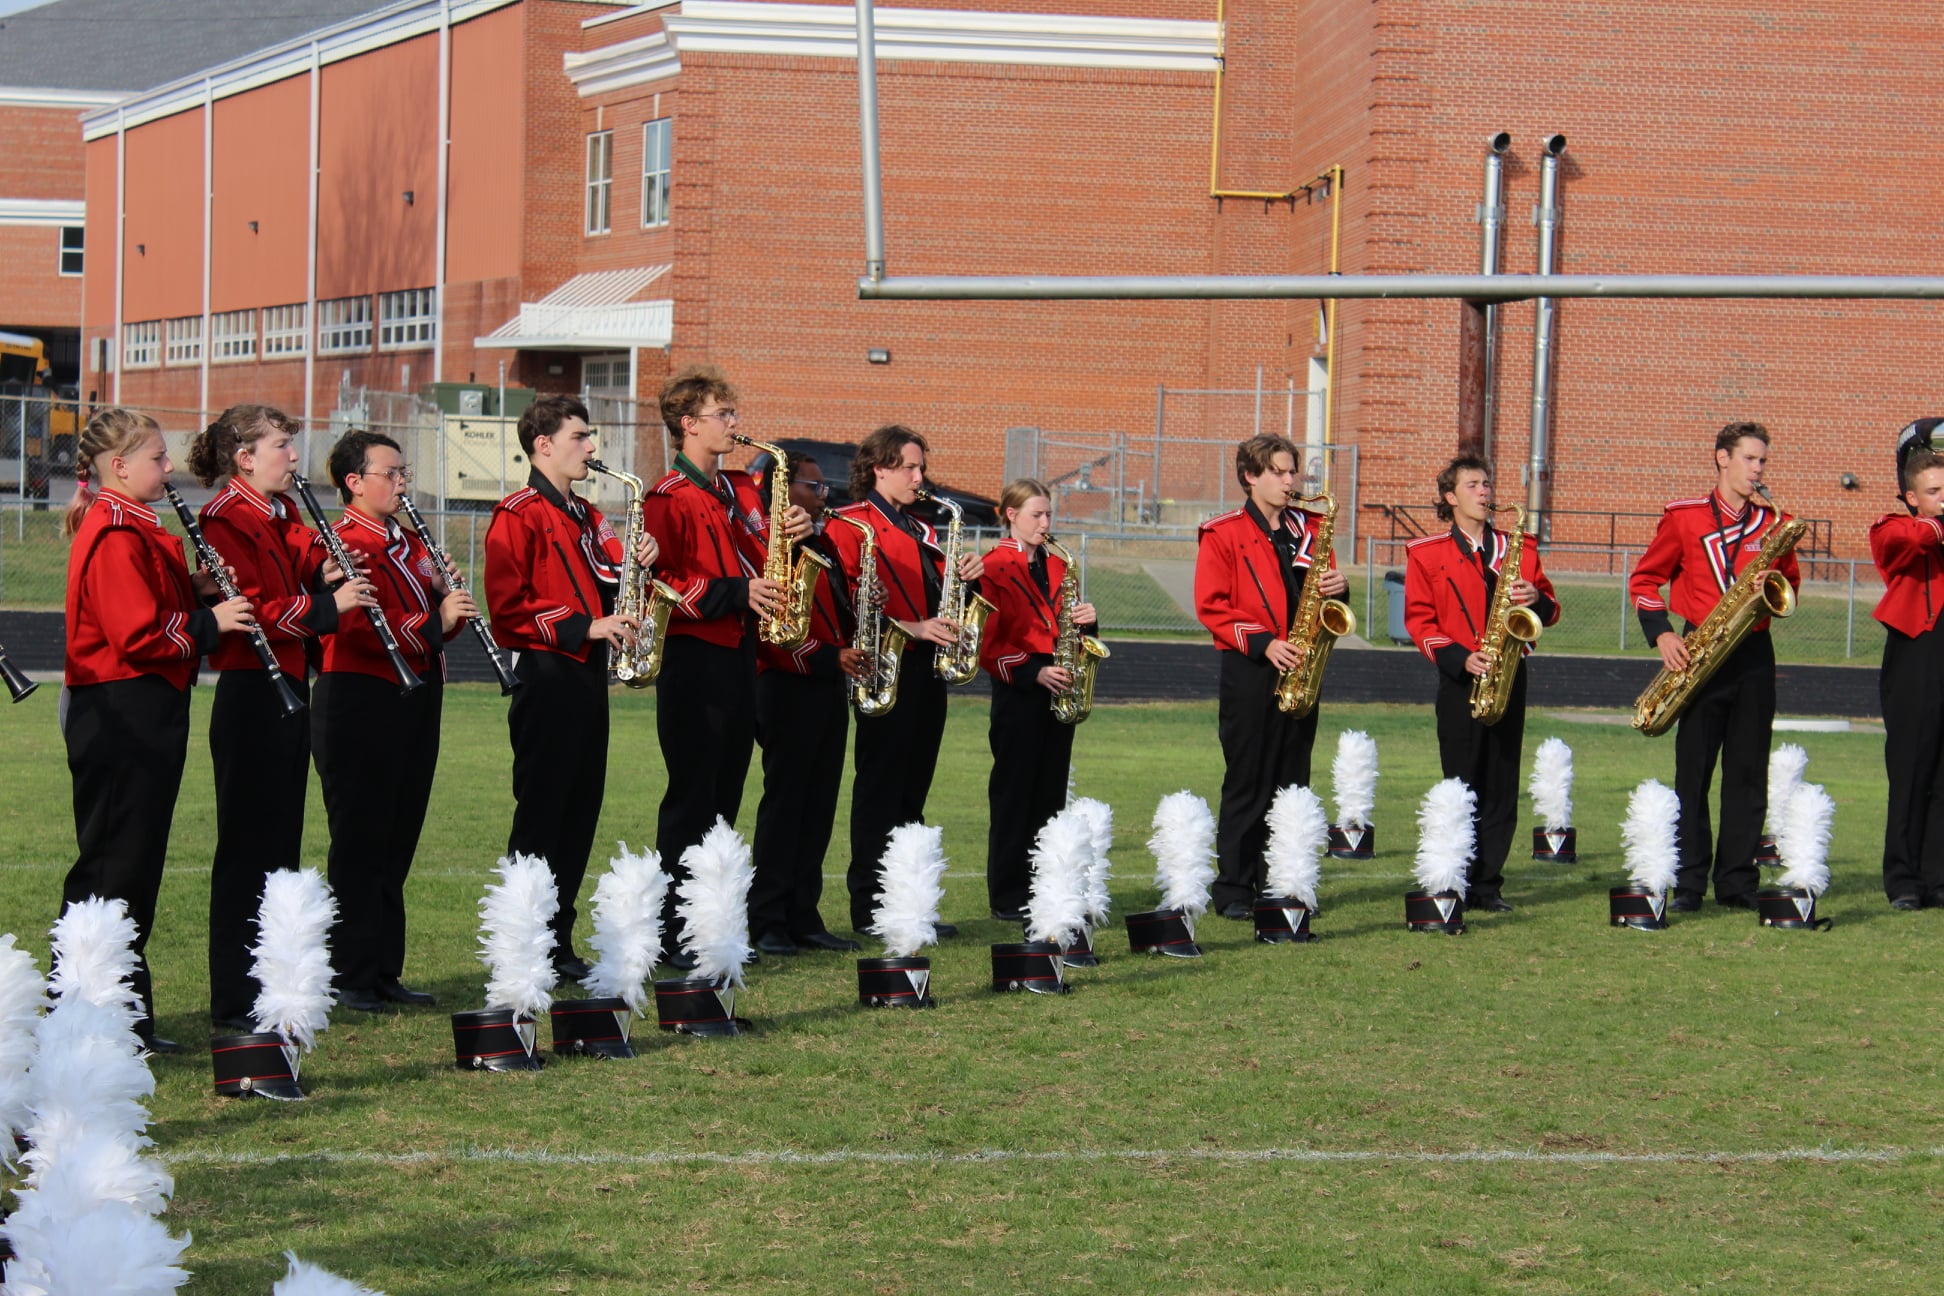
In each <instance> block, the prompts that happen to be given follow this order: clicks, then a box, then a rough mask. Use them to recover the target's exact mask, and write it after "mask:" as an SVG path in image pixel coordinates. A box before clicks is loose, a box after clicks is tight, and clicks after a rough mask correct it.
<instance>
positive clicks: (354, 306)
mask: <svg viewBox="0 0 1944 1296" xmlns="http://www.w3.org/2000/svg"><path fill="white" fill-rule="evenodd" d="M369 350H371V298H369V297H338V298H335V299H333V300H331V301H321V302H319V303H317V354H319V355H355V354H357V353H358V352H361V351H369Z"/></svg>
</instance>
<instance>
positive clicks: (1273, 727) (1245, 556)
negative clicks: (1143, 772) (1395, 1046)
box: [1195, 436, 1350, 922]
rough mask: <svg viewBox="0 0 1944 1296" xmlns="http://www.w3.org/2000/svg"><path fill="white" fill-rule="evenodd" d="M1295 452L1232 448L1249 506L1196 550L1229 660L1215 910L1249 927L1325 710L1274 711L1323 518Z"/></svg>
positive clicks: (1253, 443)
mask: <svg viewBox="0 0 1944 1296" xmlns="http://www.w3.org/2000/svg"><path fill="white" fill-rule="evenodd" d="M1296 456H1297V451H1296V446H1295V444H1294V443H1293V442H1291V441H1290V440H1289V439H1288V438H1287V437H1280V436H1257V437H1250V438H1249V439H1248V440H1247V441H1244V442H1243V443H1242V444H1241V445H1239V446H1237V447H1236V449H1235V479H1236V481H1237V482H1239V483H1240V484H1241V486H1242V490H1243V492H1244V494H1245V495H1246V496H1247V499H1246V500H1244V502H1243V505H1242V507H1241V508H1239V509H1236V510H1234V511H1233V512H1229V513H1223V514H1221V515H1220V516H1219V517H1213V518H1210V519H1209V520H1208V521H1206V522H1204V523H1202V525H1201V531H1200V536H1199V546H1200V547H1199V549H1198V550H1197V552H1196V555H1195V612H1196V615H1197V616H1198V618H1199V619H1200V621H1201V623H1202V625H1204V626H1206V627H1207V628H1208V631H1209V633H1210V634H1211V635H1213V636H1214V638H1215V647H1216V648H1217V649H1219V650H1220V653H1221V672H1222V673H1221V684H1220V701H1219V704H1218V712H1217V716H1218V718H1217V721H1216V725H1217V730H1218V732H1219V733H1220V735H1221V740H1222V757H1223V760H1224V761H1225V762H1226V766H1227V768H1226V770H1225V771H1224V773H1223V775H1222V811H1221V817H1220V820H1219V822H1218V824H1217V826H1216V833H1215V856H1216V877H1215V885H1214V886H1213V887H1212V888H1211V902H1212V906H1213V908H1214V909H1215V910H1216V911H1217V912H1219V913H1220V914H1221V915H1222V916H1223V917H1224V918H1233V919H1236V920H1238V921H1243V922H1246V921H1249V920H1250V918H1251V909H1250V906H1251V905H1252V904H1253V903H1254V901H1255V896H1256V893H1257V892H1259V891H1260V890H1261V889H1262V880H1263V873H1264V869H1265V865H1264V863H1263V858H1262V851H1263V847H1264V846H1266V845H1267V844H1268V841H1269V825H1268V815H1269V803H1270V802H1271V801H1272V800H1274V799H1275V795H1276V793H1277V791H1278V790H1280V789H1281V788H1283V787H1285V786H1287V785H1289V784H1291V783H1298V784H1302V785H1304V786H1308V784H1309V781H1310V749H1311V748H1313V747H1314V746H1315V745H1316V716H1317V712H1316V711H1311V712H1310V713H1309V714H1308V715H1306V716H1302V717H1300V718H1299V717H1297V716H1294V715H1291V714H1289V713H1287V712H1284V711H1279V710H1277V709H1276V684H1277V682H1278V681H1279V680H1280V679H1281V678H1282V673H1283V672H1284V671H1286V670H1288V669H1289V668H1291V667H1292V666H1294V665H1296V663H1297V662H1298V661H1300V660H1301V655H1300V654H1299V653H1298V651H1297V649H1296V648H1295V647H1294V646H1293V645H1291V644H1290V642H1289V619H1290V615H1291V613H1292V612H1293V611H1294V609H1295V607H1296V605H1297V603H1298V602H1299V601H1300V600H1301V598H1302V594H1303V582H1304V581H1306V580H1308V579H1310V578H1311V577H1312V572H1311V570H1310V568H1311V558H1312V556H1313V554H1312V550H1313V548H1314V544H1315V529H1316V526H1317V524H1318V523H1319V522H1321V521H1322V516H1321V515H1320V514H1316V513H1310V512H1308V511H1306V510H1304V509H1301V508H1297V507H1296V505H1295V498H1296V489H1297V482H1298V475H1297V472H1296ZM1313 575H1314V578H1315V579H1316V580H1317V581H1318V582H1320V583H1319V585H1318V588H1319V589H1320V590H1321V591H1322V592H1323V593H1324V594H1326V595H1329V596H1330V597H1332V598H1334V597H1335V596H1337V595H1339V594H1341V593H1343V592H1344V591H1345V590H1347V589H1349V588H1350V583H1349V581H1347V580H1346V579H1345V578H1344V575H1343V573H1342V572H1340V571H1338V570H1337V569H1336V558H1335V555H1334V554H1332V555H1331V560H1330V565H1329V566H1328V567H1327V568H1325V569H1324V570H1323V571H1321V572H1316V573H1314V574H1313Z"/></svg>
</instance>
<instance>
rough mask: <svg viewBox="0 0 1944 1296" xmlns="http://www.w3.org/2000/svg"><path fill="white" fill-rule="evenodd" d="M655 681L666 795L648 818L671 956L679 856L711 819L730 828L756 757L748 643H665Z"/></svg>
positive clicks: (752, 648) (676, 938) (752, 646)
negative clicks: (664, 885)
mask: <svg viewBox="0 0 1944 1296" xmlns="http://www.w3.org/2000/svg"><path fill="white" fill-rule="evenodd" d="M662 652H663V656H662V669H661V674H660V675H659V676H658V677H657V678H656V681H655V735H656V737H658V738H659V739H660V740H661V752H662V762H663V763H664V764H665V765H667V766H668V790H667V792H665V793H663V795H662V802H661V810H660V812H659V813H658V814H657V815H656V816H655V849H656V850H658V851H660V852H661V862H662V868H663V869H664V870H665V871H666V872H667V873H668V877H669V885H668V898H667V899H666V900H665V901H664V902H663V905H662V931H663V933H664V936H663V947H664V948H666V949H671V950H672V949H677V948H679V947H680V943H681V932H682V927H681V921H680V919H679V918H678V917H677V916H676V913H675V906H676V905H677V904H678V903H679V899H680V898H679V897H678V896H677V895H676V894H675V891H676V888H677V887H678V886H680V885H681V884H682V883H683V882H685V881H686V880H687V879H688V876H689V871H688V868H687V866H685V865H684V864H683V863H682V852H683V851H685V850H687V849H688V848H689V847H691V846H694V845H696V844H697V843H699V842H700V841H701V840H702V839H703V838H704V837H706V836H707V835H708V832H709V829H710V828H712V827H713V826H714V825H715V821H716V820H717V819H722V820H724V821H725V822H727V823H729V824H730V825H731V826H733V825H734V824H735V822H736V815H737V813H738V812H739V811H741V809H742V795H743V783H744V781H745V780H746V779H747V778H748V777H749V758H750V756H751V755H753V754H754V752H755V750H756V639H755V636H754V635H753V634H745V635H743V641H742V643H741V644H739V645H738V646H736V647H734V648H724V647H722V646H720V645H718V644H712V643H705V642H703V641H702V640H700V639H698V638H696V637H695V636H694V635H669V636H668V639H667V644H666V646H665V647H664V648H663V650H662Z"/></svg>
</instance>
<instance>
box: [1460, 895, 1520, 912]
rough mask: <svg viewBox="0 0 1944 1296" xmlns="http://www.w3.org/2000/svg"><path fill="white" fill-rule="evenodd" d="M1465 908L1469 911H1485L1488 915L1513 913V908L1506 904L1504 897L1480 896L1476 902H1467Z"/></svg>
mask: <svg viewBox="0 0 1944 1296" xmlns="http://www.w3.org/2000/svg"><path fill="white" fill-rule="evenodd" d="M1465 907H1466V908H1468V909H1483V910H1484V911H1485V912H1486V913H1511V912H1512V906H1511V905H1509V904H1507V903H1506V902H1505V897H1504V896H1500V895H1486V896H1480V897H1478V899H1476V900H1467V901H1466V902H1465Z"/></svg>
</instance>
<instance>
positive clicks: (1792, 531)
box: [1633, 486, 1809, 738]
mask: <svg viewBox="0 0 1944 1296" xmlns="http://www.w3.org/2000/svg"><path fill="white" fill-rule="evenodd" d="M1755 489H1756V490H1758V491H1761V492H1762V498H1763V499H1764V500H1766V501H1767V502H1768V506H1769V507H1770V508H1772V509H1775V517H1776V521H1775V525H1773V526H1771V527H1770V528H1769V529H1768V531H1767V533H1766V534H1764V535H1763V536H1762V550H1761V552H1760V553H1758V554H1756V555H1755V561H1754V562H1751V563H1750V564H1748V566H1746V567H1744V568H1743V569H1742V573H1741V575H1739V576H1737V577H1735V583H1734V584H1732V585H1730V586H1729V587H1728V589H1727V591H1726V592H1725V593H1724V594H1722V596H1721V601H1720V602H1719V603H1717V604H1715V605H1714V611H1712V612H1710V613H1708V615H1707V616H1706V617H1704V618H1702V620H1701V624H1700V625H1698V626H1696V627H1694V629H1692V630H1690V631H1688V633H1687V637H1686V638H1685V639H1683V640H1682V641H1681V642H1682V643H1684V644H1685V645H1687V653H1688V664H1687V669H1686V670H1681V671H1670V670H1665V669H1663V670H1662V671H1660V673H1658V674H1657V675H1655V676H1654V678H1653V680H1652V682H1650V683H1649V684H1648V685H1647V688H1646V690H1645V691H1644V692H1642V693H1641V695H1640V697H1639V698H1638V699H1637V700H1636V701H1635V702H1634V718H1633V727H1634V728H1636V729H1638V730H1640V732H1642V733H1644V734H1646V735H1647V736H1648V737H1649V738H1658V737H1660V735H1662V734H1664V733H1666V732H1667V731H1668V730H1669V729H1672V728H1673V727H1674V722H1675V721H1676V720H1679V719H1680V718H1681V712H1683V711H1685V710H1686V709H1687V705H1688V703H1689V702H1692V701H1693V700H1694V695H1695V694H1696V693H1698V692H1700V691H1701V686H1702V685H1704V684H1706V683H1707V682H1708V681H1709V680H1710V679H1711V678H1713V677H1714V673H1715V672H1716V671H1718V670H1720V669H1721V664H1722V663H1723V662H1725V661H1727V660H1728V658H1730V657H1731V656H1733V655H1734V652H1735V649H1737V648H1739V647H1741V645H1742V640H1744V639H1746V638H1748V636H1749V635H1751V634H1753V633H1754V631H1755V623H1756V622H1757V621H1760V620H1761V619H1762V618H1763V617H1785V616H1789V615H1790V614H1792V613H1793V612H1794V611H1795V608H1796V593H1795V587H1794V586H1792V585H1790V584H1789V578H1788V577H1786V576H1784V575H1783V574H1782V573H1781V572H1779V571H1777V570H1775V565H1776V564H1777V563H1779V562H1781V561H1782V559H1783V558H1785V557H1787V556H1788V553H1789V551H1790V550H1791V549H1794V548H1795V547H1796V544H1797V543H1798V542H1799V541H1800V540H1801V539H1802V537H1803V536H1804V535H1806V534H1807V533H1808V531H1809V524H1808V523H1807V522H1804V521H1803V520H1802V519H1800V518H1790V519H1789V520H1788V521H1787V522H1784V521H1782V510H1781V509H1779V508H1775V501H1774V500H1772V499H1769V493H1768V492H1767V491H1766V490H1762V488H1761V487H1760V486H1757V487H1756V488H1755ZM1749 503H1750V505H1751V507H1752V506H1753V503H1754V501H1752V500H1751V501H1750V502H1749ZM1728 560H1729V562H1731V563H1732V562H1733V561H1734V555H1733V554H1730V555H1729V558H1728Z"/></svg>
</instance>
